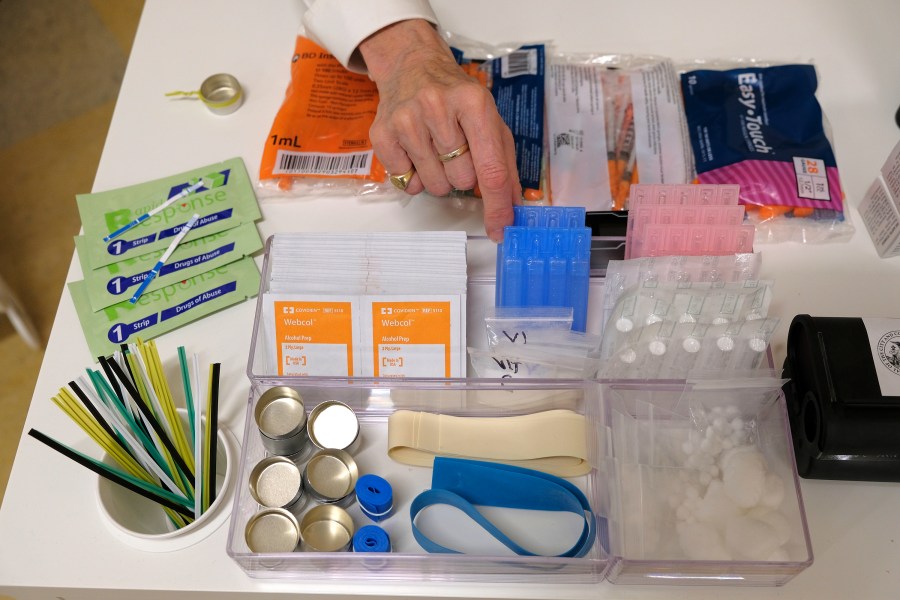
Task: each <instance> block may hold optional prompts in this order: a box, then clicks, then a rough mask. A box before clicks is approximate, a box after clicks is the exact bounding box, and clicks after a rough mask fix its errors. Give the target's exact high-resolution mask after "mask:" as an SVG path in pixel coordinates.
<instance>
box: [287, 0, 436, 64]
mask: <svg viewBox="0 0 900 600" xmlns="http://www.w3.org/2000/svg"><path fill="white" fill-rule="evenodd" d="M408 19H425V20H426V21H428V22H430V23H431V24H433V25H437V17H435V14H434V11H433V10H432V9H431V5H430V4H429V3H428V0H390V1H382V0H316V1H315V2H314V3H313V4H312V6H310V7H309V10H307V11H306V12H305V13H304V14H303V25H304V27H305V28H306V35H307V36H308V37H309V38H310V39H312V40H313V41H314V42H316V43H317V44H319V45H320V46H322V47H323V48H325V49H326V50H328V51H329V52H331V53H332V54H333V55H334V57H335V58H336V59H337V60H338V61H339V62H340V63H341V64H342V65H344V66H345V67H346V68H347V69H348V70H350V71H354V72H357V73H365V72H366V65H365V63H364V62H363V60H362V56H360V54H359V52H358V51H357V48H358V47H359V44H360V43H361V42H362V41H363V40H364V39H366V38H367V37H369V36H370V35H372V34H373V33H375V32H376V31H378V30H379V29H383V28H384V27H387V26H388V25H391V24H393V23H398V22H400V21H406V20H408Z"/></svg>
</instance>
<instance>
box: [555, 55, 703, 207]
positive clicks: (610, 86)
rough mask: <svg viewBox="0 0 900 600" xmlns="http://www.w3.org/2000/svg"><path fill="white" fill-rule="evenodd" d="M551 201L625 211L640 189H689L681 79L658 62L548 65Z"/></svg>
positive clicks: (564, 60)
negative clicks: (666, 185)
mask: <svg viewBox="0 0 900 600" xmlns="http://www.w3.org/2000/svg"><path fill="white" fill-rule="evenodd" d="M547 63H548V64H547V88H546V104H547V129H548V131H547V138H548V155H549V171H550V173H549V177H550V201H551V202H552V204H555V205H560V206H585V207H586V208H587V209H588V210H589V211H606V210H623V209H626V208H627V201H628V197H629V189H630V186H631V185H632V184H634V183H638V182H641V183H669V184H674V183H689V182H691V180H692V179H693V175H694V174H693V165H692V161H691V149H690V142H689V139H688V135H687V124H686V121H685V117H684V110H683V106H682V102H681V94H680V90H679V83H678V76H677V73H676V71H675V68H674V65H673V64H672V62H671V61H670V60H669V59H666V58H662V57H655V56H629V55H614V54H566V53H553V54H551V55H550V56H549V57H548V61H547Z"/></svg>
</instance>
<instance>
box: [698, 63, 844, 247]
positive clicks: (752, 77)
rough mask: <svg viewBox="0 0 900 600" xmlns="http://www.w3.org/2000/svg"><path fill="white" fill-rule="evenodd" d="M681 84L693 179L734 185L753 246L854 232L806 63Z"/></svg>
mask: <svg viewBox="0 0 900 600" xmlns="http://www.w3.org/2000/svg"><path fill="white" fill-rule="evenodd" d="M681 84H682V91H683V94H684V107H685V112H686V115H687V121H688V129H689V132H690V138H691V146H692V149H693V151H694V160H695V163H696V168H697V178H698V181H699V182H700V183H711V184H737V185H740V190H741V191H740V201H741V203H742V204H744V205H746V206H747V208H748V216H749V217H750V219H751V220H753V221H754V222H755V224H756V226H757V236H756V237H757V240H758V241H785V240H795V241H804V242H821V241H838V240H842V239H846V237H848V236H849V234H852V233H853V228H852V226H851V225H850V224H849V223H847V222H846V221H845V215H844V210H843V203H844V198H843V191H842V189H841V182H840V177H839V174H838V168H837V161H836V159H835V156H834V151H833V149H832V146H831V142H830V140H829V139H828V136H827V134H826V131H825V120H824V116H823V112H822V108H821V106H820V105H819V102H818V100H817V99H816V89H817V87H818V79H817V77H816V70H815V67H814V66H813V65H809V64H789V65H778V66H758V65H746V66H741V67H739V68H734V69H728V70H713V69H702V70H693V71H688V72H686V73H683V74H682V75H681Z"/></svg>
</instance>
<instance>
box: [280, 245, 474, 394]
mask: <svg viewBox="0 0 900 600" xmlns="http://www.w3.org/2000/svg"><path fill="white" fill-rule="evenodd" d="M268 260H269V261H270V273H271V275H270V281H269V285H268V290H269V291H268V292H267V293H265V294H264V296H263V319H264V324H265V325H264V328H265V333H266V344H267V348H268V351H269V352H271V358H272V360H271V361H269V364H275V365H277V366H278V371H277V374H278V375H280V376H340V377H349V376H362V377H429V378H432V377H463V376H465V360H466V357H465V353H464V352H462V351H461V349H462V348H465V307H466V281H467V280H466V234H465V232H455V231H453V232H448V231H422V232H394V233H371V232H367V233H290V234H277V235H275V236H274V237H273V239H272V243H271V246H270V249H269V258H268Z"/></svg>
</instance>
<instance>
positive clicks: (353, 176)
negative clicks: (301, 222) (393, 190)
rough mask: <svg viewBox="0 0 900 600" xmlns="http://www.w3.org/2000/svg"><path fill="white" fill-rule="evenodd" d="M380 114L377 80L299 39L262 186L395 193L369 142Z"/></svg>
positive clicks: (269, 141) (269, 142)
mask: <svg viewBox="0 0 900 600" xmlns="http://www.w3.org/2000/svg"><path fill="white" fill-rule="evenodd" d="M377 109H378V89H377V88H376V87H375V83H374V82H373V81H372V80H371V79H369V78H368V77H367V76H366V75H361V74H358V73H352V72H350V71H348V70H346V69H345V68H344V67H343V66H342V65H341V64H340V63H339V62H338V61H337V60H336V59H335V58H334V57H333V56H332V55H331V54H330V53H328V51H326V50H324V49H323V48H321V47H320V46H318V45H317V44H315V43H314V42H313V41H311V40H310V39H308V38H306V37H303V36H297V43H296V47H295V50H294V56H293V60H292V64H291V81H290V84H289V85H288V88H287V91H286V92H285V96H284V101H283V102H282V105H281V108H280V109H279V110H278V113H277V114H276V116H275V120H274V122H273V123H272V128H271V130H270V131H269V135H268V137H267V138H266V141H265V148H264V150H263V157H262V162H261V164H260V168H259V181H260V186H261V187H263V188H268V189H273V190H281V191H296V190H297V189H300V188H303V187H312V188H317V189H321V190H328V189H337V190H341V191H343V192H347V191H348V190H349V191H352V192H353V193H367V192H373V191H379V190H385V189H390V184H389V183H387V178H386V175H385V170H384V167H383V166H382V164H381V162H379V160H378V158H377V157H376V156H375V153H374V151H373V150H372V142H371V140H370V139H369V128H370V127H371V126H372V121H373V120H374V119H375V113H376V111H377Z"/></svg>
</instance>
